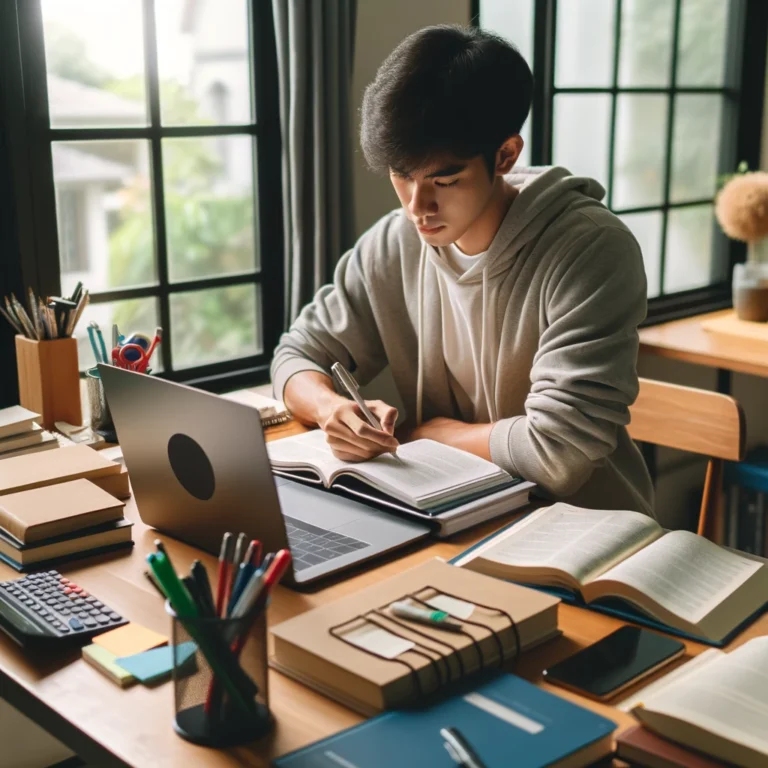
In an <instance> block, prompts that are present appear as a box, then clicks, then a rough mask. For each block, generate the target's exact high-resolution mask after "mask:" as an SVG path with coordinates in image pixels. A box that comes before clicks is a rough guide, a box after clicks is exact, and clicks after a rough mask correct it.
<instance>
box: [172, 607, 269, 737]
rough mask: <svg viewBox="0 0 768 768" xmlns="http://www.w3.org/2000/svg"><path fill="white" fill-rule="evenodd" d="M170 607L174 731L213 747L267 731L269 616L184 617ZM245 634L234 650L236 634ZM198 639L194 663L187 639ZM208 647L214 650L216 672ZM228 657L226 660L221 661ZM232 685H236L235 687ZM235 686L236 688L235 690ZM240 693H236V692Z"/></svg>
mask: <svg viewBox="0 0 768 768" xmlns="http://www.w3.org/2000/svg"><path fill="white" fill-rule="evenodd" d="M166 611H167V612H168V613H169V614H170V616H171V618H172V622H173V626H172V634H171V637H172V642H173V649H174V658H173V662H174V663H173V694H174V709H175V716H174V723H173V727H174V730H175V731H176V733H178V734H179V736H181V737H182V738H184V739H186V740H187V741H191V742H193V743H195V744H201V745H203V746H209V747H230V746H235V745H237V744H244V743H247V742H250V741H253V740H254V739H257V738H259V737H260V736H263V735H264V734H266V733H267V732H268V731H270V730H271V729H272V726H273V718H272V715H271V713H270V711H269V688H268V679H267V618H266V614H265V613H262V614H261V615H260V616H259V617H258V618H257V619H256V621H253V622H252V621H251V619H249V618H247V617H246V618H244V619H231V618H230V619H220V618H209V617H199V618H194V619H191V618H185V619H184V620H183V622H182V621H181V620H180V619H179V618H178V617H177V616H176V614H175V612H174V611H173V609H172V608H171V607H170V605H168V604H166ZM241 635H242V636H243V637H246V638H247V639H246V641H245V644H244V646H243V647H242V651H241V652H240V653H239V654H238V653H236V652H235V651H234V650H233V646H234V644H235V642H236V638H237V637H239V636H241ZM189 642H192V643H195V645H196V646H197V650H196V652H195V663H190V659H189V657H188V655H187V654H186V653H183V651H182V652H180V653H179V654H178V656H177V653H176V651H177V649H180V648H181V649H186V648H188V647H189V646H188V645H184V644H185V643H189ZM203 646H205V649H206V651H210V650H211V649H213V650H214V651H215V652H216V657H217V658H218V659H219V661H218V662H217V667H218V668H217V672H221V671H222V666H223V667H224V669H223V671H224V672H225V675H226V678H227V680H228V685H224V684H223V682H224V676H222V675H218V676H216V675H214V673H213V669H212V666H211V663H210V660H209V657H208V654H207V653H203V651H202V650H201V648H202V647H203ZM222 657H223V658H224V660H225V664H224V665H222V664H221V663H220V660H221V658H222ZM232 686H233V687H232ZM233 688H234V690H233ZM233 694H236V695H233Z"/></svg>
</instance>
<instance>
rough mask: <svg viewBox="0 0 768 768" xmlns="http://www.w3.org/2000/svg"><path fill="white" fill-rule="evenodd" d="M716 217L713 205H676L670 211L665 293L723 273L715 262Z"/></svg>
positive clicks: (698, 284) (697, 284) (698, 285)
mask: <svg viewBox="0 0 768 768" xmlns="http://www.w3.org/2000/svg"><path fill="white" fill-rule="evenodd" d="M714 233H715V219H714V213H713V207H712V206H711V205H697V206H692V207H690V208H677V209H672V210H671V211H670V212H669V223H668V224H667V244H666V258H665V261H664V293H674V292H675V291H685V290H688V289H691V288H701V287H703V286H706V285H709V284H710V283H711V282H712V279H713V277H714V274H713V273H717V274H718V275H719V274H720V273H721V265H720V264H713V261H714V258H713V257H714V248H713V246H714V237H713V235H714Z"/></svg>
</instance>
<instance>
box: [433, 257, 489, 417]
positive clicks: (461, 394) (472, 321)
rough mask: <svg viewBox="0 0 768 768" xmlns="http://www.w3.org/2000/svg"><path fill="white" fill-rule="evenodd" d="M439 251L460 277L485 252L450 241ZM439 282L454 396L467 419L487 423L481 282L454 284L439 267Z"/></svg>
mask: <svg viewBox="0 0 768 768" xmlns="http://www.w3.org/2000/svg"><path fill="white" fill-rule="evenodd" d="M440 254H441V256H442V257H443V259H444V260H445V261H446V263H447V264H449V265H450V266H451V268H452V269H453V270H454V271H455V272H456V274H457V276H461V275H463V274H464V273H465V272H466V271H467V270H469V269H470V268H471V267H472V266H473V265H474V264H476V263H477V261H478V260H479V259H481V258H482V257H483V256H484V255H485V252H484V253H478V254H476V255H475V256H467V255H466V254H465V253H462V252H461V250H459V248H458V247H457V246H456V245H454V244H451V245H448V246H445V247H443V248H441V249H440ZM438 283H439V286H440V298H441V304H442V325H443V357H444V359H445V365H446V368H447V369H448V380H449V381H450V384H451V390H452V392H453V396H454V397H455V398H456V403H457V404H458V406H459V411H460V412H461V416H462V418H463V419H464V420H465V421H467V422H476V423H483V422H488V421H490V413H489V412H488V403H487V400H486V396H485V392H484V391H483V383H482V379H481V376H480V370H481V349H480V340H481V337H482V317H481V315H482V311H483V308H482V305H483V288H482V284H481V283H480V282H475V283H467V284H458V283H454V282H453V281H451V280H450V279H446V278H445V276H443V275H442V274H440V270H438ZM485 343H486V345H487V346H488V347H489V349H493V348H494V346H495V345H494V342H493V339H486V340H485ZM491 396H492V393H491Z"/></svg>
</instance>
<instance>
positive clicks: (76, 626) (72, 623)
mask: <svg viewBox="0 0 768 768" xmlns="http://www.w3.org/2000/svg"><path fill="white" fill-rule="evenodd" d="M69 626H70V627H72V629H74V630H75V632H77V631H78V630H79V629H82V628H83V625H82V624H81V623H80V620H79V619H76V618H75V617H74V616H73V617H72V618H71V619H70V620H69Z"/></svg>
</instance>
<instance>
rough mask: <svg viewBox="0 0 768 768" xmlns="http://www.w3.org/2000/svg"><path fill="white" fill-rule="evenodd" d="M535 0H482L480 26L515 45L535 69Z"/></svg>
mask: <svg viewBox="0 0 768 768" xmlns="http://www.w3.org/2000/svg"><path fill="white" fill-rule="evenodd" d="M533 6H534V0H480V26H481V27H482V28H483V29H487V30H488V31H489V32H495V33H496V34H497V35H501V36H502V37H504V38H506V39H507V40H509V41H510V42H511V43H514V44H515V46H516V47H517V50H518V51H520V55H521V56H522V57H523V58H524V59H525V60H526V61H527V62H528V66H530V67H531V68H533V11H534V8H533Z"/></svg>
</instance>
